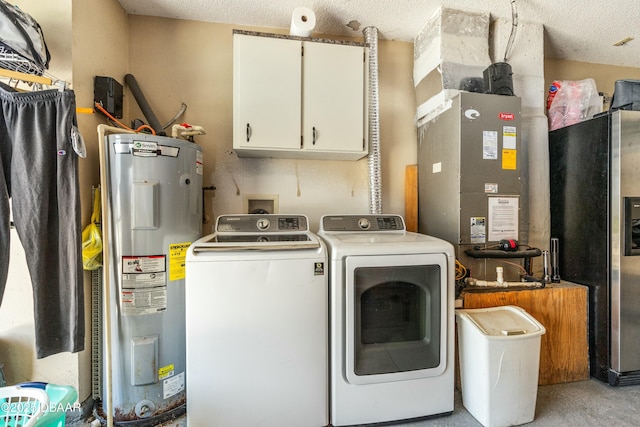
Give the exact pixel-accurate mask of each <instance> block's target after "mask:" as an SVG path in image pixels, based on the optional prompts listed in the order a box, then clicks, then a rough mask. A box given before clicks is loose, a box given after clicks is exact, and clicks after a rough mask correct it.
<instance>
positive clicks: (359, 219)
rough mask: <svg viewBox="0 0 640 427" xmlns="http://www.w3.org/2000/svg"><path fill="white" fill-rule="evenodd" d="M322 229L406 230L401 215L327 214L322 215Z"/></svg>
mask: <svg viewBox="0 0 640 427" xmlns="http://www.w3.org/2000/svg"><path fill="white" fill-rule="evenodd" d="M321 229H322V231H364V232H368V231H376V232H380V231H405V230H406V228H405V225H404V220H403V219H402V217H401V216H400V215H327V216H323V217H322V221H321Z"/></svg>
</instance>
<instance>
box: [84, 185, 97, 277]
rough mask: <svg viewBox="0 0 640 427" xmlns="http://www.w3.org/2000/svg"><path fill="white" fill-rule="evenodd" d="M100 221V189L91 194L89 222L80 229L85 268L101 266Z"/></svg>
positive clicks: (90, 268)
mask: <svg viewBox="0 0 640 427" xmlns="http://www.w3.org/2000/svg"><path fill="white" fill-rule="evenodd" d="M99 221H100V189H99V188H96V190H95V192H94V194H93V213H92V214H91V224H89V225H87V226H86V227H85V229H84V230H83V231H82V265H83V267H84V269H85V270H97V269H98V268H100V267H101V266H102V230H101V228H100V226H99V225H98V222H99Z"/></svg>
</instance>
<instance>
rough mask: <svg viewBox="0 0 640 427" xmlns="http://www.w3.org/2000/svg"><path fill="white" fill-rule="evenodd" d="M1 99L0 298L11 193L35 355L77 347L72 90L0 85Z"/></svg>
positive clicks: (80, 306) (79, 293)
mask: <svg viewBox="0 0 640 427" xmlns="http://www.w3.org/2000/svg"><path fill="white" fill-rule="evenodd" d="M0 102H1V104H2V116H1V118H0V303H1V302H2V296H3V294H4V289H5V285H6V281H7V271H8V268H9V236H10V234H9V209H10V207H9V206H10V205H9V198H11V209H12V210H13V221H14V223H15V227H16V231H17V232H18V237H19V238H20V241H21V243H22V246H23V248H24V251H25V256H26V261H27V266H28V268H29V274H30V276H31V284H32V287H33V303H34V320H35V328H36V356H37V358H43V357H46V356H49V355H52V354H56V353H60V352H65V351H69V352H77V351H81V350H83V349H84V329H85V326H84V295H83V294H84V292H83V276H82V252H81V244H82V243H81V224H80V194H79V189H78V155H77V153H76V152H75V151H74V143H76V142H77V140H78V138H80V136H79V134H78V130H77V127H76V113H75V109H76V106H75V94H74V92H73V91H71V90H65V91H59V90H56V89H52V90H43V91H34V92H15V91H13V90H12V89H11V88H10V87H8V86H6V85H4V84H0ZM12 280H14V279H13V278H12ZM25 298H28V296H27V295H25Z"/></svg>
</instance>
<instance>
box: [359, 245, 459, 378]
mask: <svg viewBox="0 0 640 427" xmlns="http://www.w3.org/2000/svg"><path fill="white" fill-rule="evenodd" d="M372 258H375V261H374V260H373V259H372ZM408 258H413V259H408ZM394 261H395V262H396V263H394ZM367 264H368V265H367ZM376 264H377V265H376ZM347 267H348V271H347V274H348V275H349V278H348V280H347V289H346V292H347V295H346V301H347V312H346V317H347V325H346V326H347V331H346V338H347V355H346V358H347V363H346V367H347V372H346V374H347V378H349V380H350V382H352V383H360V384H362V383H371V382H383V381H398V380H400V379H411V378H421V377H427V376H435V375H440V374H441V373H442V372H443V371H444V368H445V367H446V366H445V365H446V363H445V361H446V356H445V350H446V330H445V328H446V307H447V304H446V302H447V288H446V283H447V280H446V272H447V268H446V257H445V256H444V255H441V256H440V255H437V254H427V255H402V256H384V257H359V259H357V260H356V259H355V258H354V257H350V258H349V259H348V260H347Z"/></svg>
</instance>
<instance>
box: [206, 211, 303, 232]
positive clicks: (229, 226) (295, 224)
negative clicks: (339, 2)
mask: <svg viewBox="0 0 640 427" xmlns="http://www.w3.org/2000/svg"><path fill="white" fill-rule="evenodd" d="M216 231H219V232H239V233H252V232H253V233H255V232H260V233H281V232H283V231H284V232H288V231H290V232H299V231H309V221H307V217H306V216H304V215H259V214H258V215H256V214H242V215H221V216H220V217H218V220H217V221H216Z"/></svg>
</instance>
